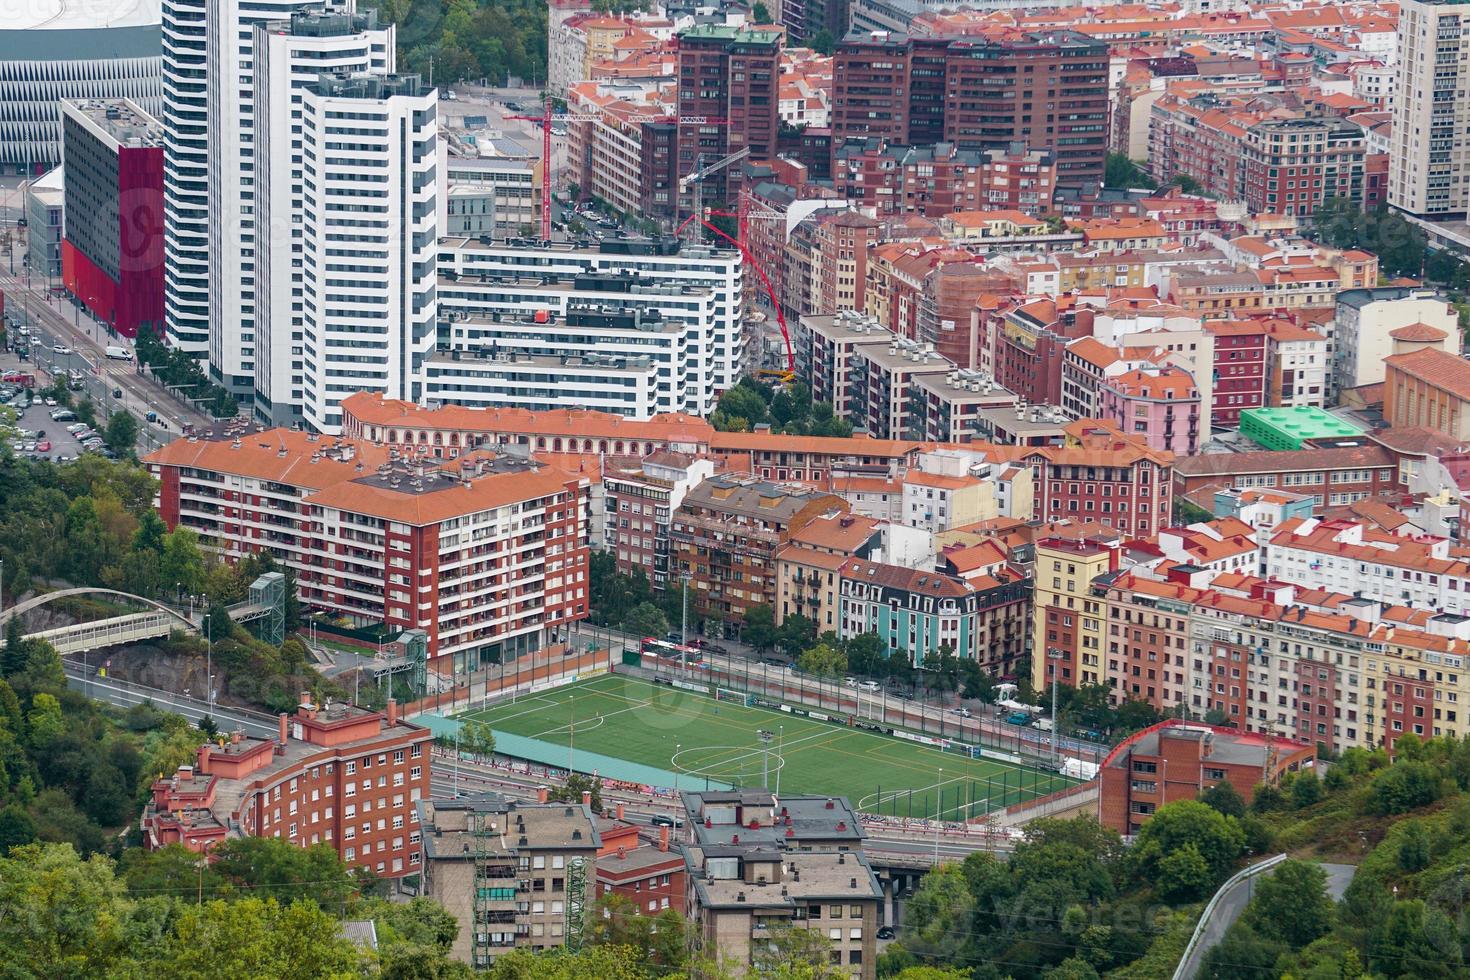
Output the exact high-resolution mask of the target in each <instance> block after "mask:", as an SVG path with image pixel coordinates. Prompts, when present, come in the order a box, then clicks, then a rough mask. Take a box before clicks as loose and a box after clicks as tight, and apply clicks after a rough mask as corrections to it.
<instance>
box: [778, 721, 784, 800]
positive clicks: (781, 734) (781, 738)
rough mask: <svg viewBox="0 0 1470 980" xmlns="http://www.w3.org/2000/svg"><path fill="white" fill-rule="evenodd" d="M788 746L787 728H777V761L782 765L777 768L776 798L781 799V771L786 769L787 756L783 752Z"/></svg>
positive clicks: (780, 726) (781, 726)
mask: <svg viewBox="0 0 1470 980" xmlns="http://www.w3.org/2000/svg"><path fill="white" fill-rule="evenodd" d="M785 745H786V726H785V725H777V726H776V761H777V762H779V763H781V764H780V765H779V766H777V767H776V798H777V799H780V798H781V770H782V769H785V768H786V756H785V754H784V753H783V752H782V749H783V747H784V746H785Z"/></svg>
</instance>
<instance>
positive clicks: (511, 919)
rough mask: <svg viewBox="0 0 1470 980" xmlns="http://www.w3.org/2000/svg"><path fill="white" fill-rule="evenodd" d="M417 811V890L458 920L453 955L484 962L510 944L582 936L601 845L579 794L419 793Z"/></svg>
mask: <svg viewBox="0 0 1470 980" xmlns="http://www.w3.org/2000/svg"><path fill="white" fill-rule="evenodd" d="M418 819H419V823H420V825H421V827H422V829H423V836H424V848H423V854H424V860H423V885H424V887H423V894H424V895H426V896H427V897H429V898H432V899H434V900H435V901H436V902H438V903H439V904H440V905H443V906H444V909H445V911H447V912H448V913H449V914H450V915H452V916H454V918H455V920H456V921H457V922H458V923H459V935H458V936H457V937H456V938H455V941H454V946H453V947H452V948H451V950H450V955H452V956H453V957H454V958H455V959H457V960H460V961H461V962H465V963H469V964H470V965H471V966H473V967H476V968H478V969H484V968H486V967H489V966H491V965H493V964H494V962H495V958H496V957H497V956H500V955H502V954H504V953H506V952H508V951H509V950H512V949H516V948H520V947H526V948H529V949H536V950H543V949H554V948H556V947H559V946H563V945H566V944H567V942H568V941H569V938H571V939H574V940H576V941H577V944H578V945H580V940H581V938H582V936H583V935H584V934H585V930H588V929H590V927H591V923H590V922H589V921H587V920H588V917H589V916H590V915H591V914H592V912H591V908H590V906H591V904H592V901H593V898H594V897H595V889H594V885H595V882H596V861H597V851H598V848H600V847H601V845H602V838H601V836H600V835H599V834H598V830H597V819H596V817H594V816H593V814H592V811H591V808H590V807H589V806H588V805H587V804H586V803H585V802H584V803H582V804H570V803H522V802H519V801H516V800H507V799H501V798H498V797H492V798H485V799H474V800H433V799H425V800H422V801H420V802H419V804H418Z"/></svg>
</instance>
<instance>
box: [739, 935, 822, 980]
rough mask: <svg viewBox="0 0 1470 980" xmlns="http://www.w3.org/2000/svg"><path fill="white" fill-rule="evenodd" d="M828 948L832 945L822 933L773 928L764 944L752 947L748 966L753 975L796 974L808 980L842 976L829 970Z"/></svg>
mask: <svg viewBox="0 0 1470 980" xmlns="http://www.w3.org/2000/svg"><path fill="white" fill-rule="evenodd" d="M831 949H832V943H831V940H829V939H828V938H827V935H826V933H823V932H820V931H818V930H816V929H799V928H797V927H795V926H775V927H772V928H771V929H770V934H769V937H768V940H767V942H766V943H764V944H761V945H756V946H753V947H752V949H751V953H750V965H751V968H752V969H753V970H754V971H755V974H756V976H762V977H764V976H770V975H773V974H780V973H785V972H795V971H800V975H801V976H802V977H810V978H811V980H828V978H832V980H835V978H837V977H840V976H845V974H843V973H842V972H841V971H839V970H834V969H832V968H831V965H830V963H829V959H830V957H829V954H830V952H831Z"/></svg>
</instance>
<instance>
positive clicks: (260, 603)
mask: <svg viewBox="0 0 1470 980" xmlns="http://www.w3.org/2000/svg"><path fill="white" fill-rule="evenodd" d="M284 581H285V579H284V576H282V575H280V574H279V573H271V574H267V575H262V576H261V577H260V578H258V579H256V580H255V582H253V583H252V584H251V586H250V597H249V598H248V599H245V600H244V601H242V602H236V603H234V604H232V605H230V606H227V607H225V608H226V610H227V611H228V612H229V614H230V618H231V619H232V620H234V621H235V622H237V623H246V622H251V621H254V620H263V621H264V622H263V624H262V625H263V626H264V630H263V631H262V632H263V633H264V634H265V636H264V638H265V639H267V640H271V641H273V642H275V643H280V642H281V640H282V636H281V633H282V630H281V623H282V622H283V620H284V610H285V607H284V601H285V592H284ZM68 596H114V597H116V598H119V599H126V600H128V601H129V602H136V603H140V604H142V605H145V606H148V607H150V608H148V609H147V610H145V611H143V612H136V613H124V614H123V615H121V616H110V617H108V618H106V619H99V620H95V621H93V622H90V623H75V624H73V625H71V626H58V627H56V628H54V629H49V630H41V631H39V632H36V633H28V634H26V636H25V638H26V639H28V640H45V641H46V642H47V643H50V644H51V645H52V646H53V647H55V648H56V652H57V653H59V654H61V655H62V656H63V657H65V656H67V655H69V654H74V653H85V652H87V651H90V650H100V649H102V648H104V647H112V646H120V645H122V644H125V643H141V642H143V641H144V640H153V639H157V638H159V637H161V636H168V635H169V634H170V633H172V632H173V631H174V630H176V629H187V630H192V631H194V632H198V631H199V630H200V629H201V628H202V627H203V625H204V615H205V610H204V609H200V610H199V612H198V614H197V615H194V616H190V615H186V614H185V613H182V612H180V611H179V610H177V609H174V608H172V607H170V606H166V605H164V604H163V603H161V602H158V601H156V600H154V599H149V598H146V597H144V596H140V595H133V594H132V593H131V592H120V591H118V590H117V589H103V588H91V587H88V588H77V589H59V590H57V591H56V592H47V593H44V594H43V595H38V596H34V597H32V598H30V599H27V600H25V601H24V602H18V603H16V604H15V605H14V606H11V607H10V608H9V609H6V610H5V611H4V612H3V613H0V627H3V626H4V625H5V624H6V623H7V622H9V621H10V620H11V619H12V618H14V617H15V616H19V615H22V614H24V613H26V612H29V611H30V610H32V609H37V608H40V607H41V606H44V605H46V604H47V603H49V602H54V601H56V600H57V599H64V598H66V597H68Z"/></svg>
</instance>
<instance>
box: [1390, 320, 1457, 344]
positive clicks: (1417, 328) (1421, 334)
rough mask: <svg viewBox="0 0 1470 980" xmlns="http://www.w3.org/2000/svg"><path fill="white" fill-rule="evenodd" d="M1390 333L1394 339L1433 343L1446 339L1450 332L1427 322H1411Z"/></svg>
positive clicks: (1407, 341)
mask: <svg viewBox="0 0 1470 980" xmlns="http://www.w3.org/2000/svg"><path fill="white" fill-rule="evenodd" d="M1388 335H1389V336H1390V337H1392V338H1393V339H1394V340H1402V341H1404V342H1405V343H1411V344H1433V343H1437V342H1438V341H1441V340H1444V339H1445V338H1446V337H1448V336H1449V334H1447V333H1445V332H1444V331H1443V330H1441V329H1439V328H1438V327H1431V326H1430V325H1429V324H1427V323H1422V322H1421V323H1411V324H1409V325H1408V326H1406V327H1399V328H1398V329H1397V330H1390V331H1389V332H1388Z"/></svg>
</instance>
